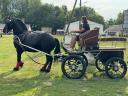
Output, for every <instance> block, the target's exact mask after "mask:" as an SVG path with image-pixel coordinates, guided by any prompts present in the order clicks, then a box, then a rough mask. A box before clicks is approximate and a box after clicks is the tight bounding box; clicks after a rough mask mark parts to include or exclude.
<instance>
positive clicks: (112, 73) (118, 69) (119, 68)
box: [105, 57, 127, 79]
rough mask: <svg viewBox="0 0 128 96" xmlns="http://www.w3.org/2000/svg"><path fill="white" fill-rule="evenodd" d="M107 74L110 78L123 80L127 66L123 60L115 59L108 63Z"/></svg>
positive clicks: (106, 65)
mask: <svg viewBox="0 0 128 96" xmlns="http://www.w3.org/2000/svg"><path fill="white" fill-rule="evenodd" d="M105 72H106V74H107V76H108V77H109V78H112V79H117V78H123V77H124V76H125V74H126V72H127V65H126V63H125V61H124V60H123V59H121V58H118V57H113V58H110V59H109V60H108V61H107V62H106V64H105Z"/></svg>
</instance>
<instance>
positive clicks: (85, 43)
mask: <svg viewBox="0 0 128 96" xmlns="http://www.w3.org/2000/svg"><path fill="white" fill-rule="evenodd" d="M98 36H99V28H97V27H96V28H94V29H93V30H89V31H87V32H85V33H82V34H81V35H80V46H81V47H82V48H83V47H84V48H85V49H86V50H91V49H97V48H98Z"/></svg>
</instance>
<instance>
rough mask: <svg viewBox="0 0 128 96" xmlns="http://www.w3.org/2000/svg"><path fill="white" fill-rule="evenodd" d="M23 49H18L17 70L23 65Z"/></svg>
mask: <svg viewBox="0 0 128 96" xmlns="http://www.w3.org/2000/svg"><path fill="white" fill-rule="evenodd" d="M22 53H23V51H22V50H18V49H17V64H16V67H15V68H14V70H15V71H17V70H19V67H22V66H23V62H22V61H21V55H22Z"/></svg>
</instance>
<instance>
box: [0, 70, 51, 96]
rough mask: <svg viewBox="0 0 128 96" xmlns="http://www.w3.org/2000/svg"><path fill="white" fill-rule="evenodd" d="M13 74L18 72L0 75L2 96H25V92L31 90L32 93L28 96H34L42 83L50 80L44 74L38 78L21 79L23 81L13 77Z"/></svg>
mask: <svg viewBox="0 0 128 96" xmlns="http://www.w3.org/2000/svg"><path fill="white" fill-rule="evenodd" d="M13 74H16V72H14V71H8V72H5V73H2V74H0V96H14V95H16V94H22V95H23V93H24V92H27V91H29V90H30V93H28V96H32V95H33V94H35V92H36V91H37V89H38V88H39V87H40V86H41V83H42V82H46V81H47V80H48V78H49V76H47V75H46V74H44V73H39V74H38V75H37V76H34V77H30V78H27V77H26V78H22V77H21V79H19V78H15V77H13ZM32 91H33V92H32ZM18 96H20V95H18ZM23 96H24V95H23ZM25 96H27V95H25Z"/></svg>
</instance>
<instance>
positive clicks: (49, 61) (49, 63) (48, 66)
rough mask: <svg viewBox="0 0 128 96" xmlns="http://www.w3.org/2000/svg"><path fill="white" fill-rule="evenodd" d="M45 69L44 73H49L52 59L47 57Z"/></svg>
mask: <svg viewBox="0 0 128 96" xmlns="http://www.w3.org/2000/svg"><path fill="white" fill-rule="evenodd" d="M47 61H48V63H47V67H46V70H45V72H50V70H51V66H52V61H53V57H52V56H47Z"/></svg>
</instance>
